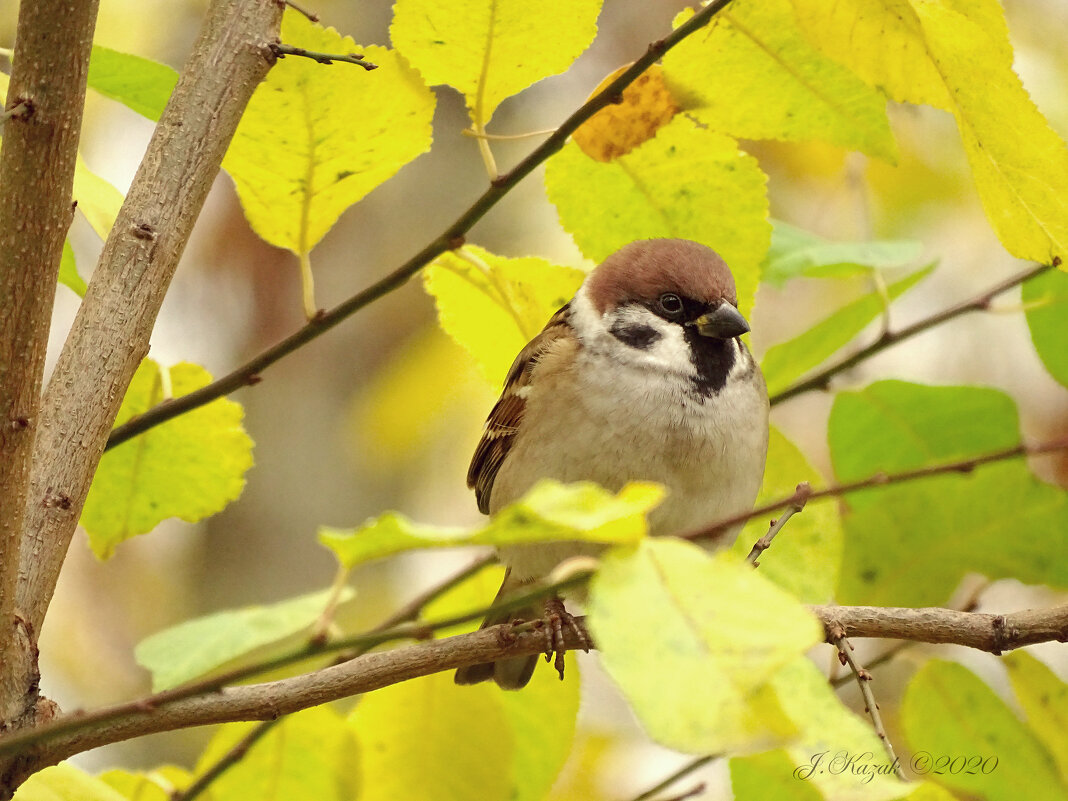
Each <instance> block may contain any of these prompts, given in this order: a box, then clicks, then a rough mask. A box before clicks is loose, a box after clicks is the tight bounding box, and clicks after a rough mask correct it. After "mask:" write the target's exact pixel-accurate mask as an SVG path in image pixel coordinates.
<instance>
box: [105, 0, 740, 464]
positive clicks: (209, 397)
mask: <svg viewBox="0 0 1068 801" xmlns="http://www.w3.org/2000/svg"><path fill="white" fill-rule="evenodd" d="M730 2H731V0H713V2H711V3H709V4H708V5H707V6H705V7H704V8H703V9H701V10H700V11H698V12H697V13H696V14H694V15H693V16H692V17H690V19H688V20H687V21H686V22H684V23H683V24H682V25H680V26H679V27H678V28H676V29H675V30H674V31H672V32H671V33H670V34H668V35H667V36H666V37H664V38H663V39H660V40H659V41H656V42H653V43H652V44H650V45H649V48H648V50H647V51H646V53H645V54H644V55H643V56H641V57H640V58H638V59H637V60H636V61H635V62H634V63H633V64H631V65H630V66H629V67H628V68H627V69H626V70H624V71H623V73H622V74H621V75H620V76H619V77H618V78H616V79H615V80H614V81H612V82H611V83H610V84H608V86H606V87H605V88H604V89H602V90H601V91H600V92H598V93H597V94H596V95H594V96H593V97H591V98H590V99H589V100H587V101H586V102H585V103H583V104H582V105H581V106H580V107H579V108H578V109H577V110H576V111H575V112H574V113H573V114H572V115H571V116H570V117H568V118H567V119H566V120H564V122H563V123H561V125H560V126H559V127H558V128H557V129H556V132H555V133H554V134H553V135H552V136H550V137H549V138H548V139H546V140H545V141H544V142H542V143H541V144H540V145H538V146H537V147H536V148H534V150H532V151H531V152H530V153H529V154H528V155H527V156H526V158H524V159H523V160H522V161H520V162H519V163H518V164H517V165H516V166H515V167H514V168H513V169H512V170H510V171H509V172H507V173H504V174H503V175H501V176H499V177H498V178H497V180H495V181H493V182H492V183H491V185H490V187H489V188H488V189H487V190H486V191H485V192H484V193H483V194H482V196H481V197H480V198H479V199H478V200H476V201H475V202H474V203H473V204H472V205H471V206H470V207H468V209H467V210H466V211H465V212H464V213H463V214H461V215H460V216H459V217H458V218H457V219H456V220H455V221H454V222H453V223H452V224H451V225H450V226H449V227H448V228H446V229H445V230H444V231H443V232H442V233H441V235H439V236H438V237H437V238H436V239H434V240H433V241H432V242H430V244H428V245H426V247H424V248H423V249H422V250H421V251H419V253H417V254H416V255H414V256H412V257H411V258H410V259H408V261H406V262H405V263H404V264H402V265H401V266H400V267H398V268H397V269H395V270H394V271H393V272H392V273H390V274H389V275H387V276H386V277H385V278H382V279H381V280H379V281H378V282H376V283H374V284H372V285H371V286H369V287H367V288H366V289H365V290H363V291H362V292H359V293H357V294H355V295H353V296H352V297H351V298H349V299H348V300H346V301H343V302H342V303H341V304H339V305H338V306H335V307H334V308H333V309H331V310H329V311H327V312H324V313H323V314H322V315H321V316H319V317H317V318H316V319H314V320H311V321H309V322H308V324H307V325H305V326H304V327H303V328H300V329H298V330H297V331H296V332H294V333H293V334H291V335H290V336H288V337H286V338H285V339H283V340H282V341H281V342H278V343H277V344H275V345H273V346H271V347H270V348H268V349H267V350H265V351H263V352H262V353H260V354H259V355H257V356H255V357H253V358H252V359H250V360H249V361H248V362H246V363H245V364H243V365H242V366H240V367H238V368H237V369H235V370H233V371H231V372H230V373H229V374H227V375H225V376H223V377H222V378H219V379H217V380H215V381H213V382H212V383H210V384H208V385H207V386H205V387H202V388H200V389H198V390H196V391H195V392H190V393H189V394H188V395H183V396H182V397H180V398H176V399H174V400H173V401H168V402H165V403H161V404H159V405H158V406H156V407H154V408H152V409H150V410H149V411H147V412H145V413H144V414H142V415H139V416H138V417H135V418H133V419H131V420H129V421H128V422H126V423H124V424H123V425H121V426H119V427H117V428H116V429H115V430H114V431H112V432H111V436H110V438H109V439H108V444H107V447H108V448H113V447H115V446H116V445H119V444H121V443H123V442H125V441H126V440H128V439H130V438H131V437H135V436H137V435H138V434H141V433H143V432H145V431H147V430H148V429H150V428H152V427H153V426H157V425H159V424H160V423H163V422H165V421H167V420H170V419H172V418H174V417H177V416H179V415H181V414H185V413H186V412H188V411H191V410H192V409H196V408H199V407H201V406H203V405H205V404H207V403H210V402H211V401H213V400H215V399H216V398H221V397H223V396H224V395H229V394H230V393H231V392H233V391H234V390H237V389H240V388H241V387H245V386H249V385H251V384H256V383H258V382H259V381H260V376H261V374H262V373H263V371H264V370H265V369H267V368H268V367H270V366H271V365H272V364H274V363H275V362H277V361H278V360H279V359H282V358H284V357H285V356H288V355H289V354H290V353H292V352H293V351H295V350H297V349H298V348H300V347H301V346H303V345H305V344H307V343H308V342H310V341H311V340H313V339H315V338H316V337H318V336H320V335H322V334H324V333H326V331H328V330H329V329H331V328H333V327H334V326H335V325H337V324H338V323H340V322H342V321H343V320H345V319H347V318H348V317H350V316H352V315H353V314H355V313H356V312H357V311H359V310H360V309H362V308H363V307H365V306H367V305H368V304H370V303H373V302H374V301H376V300H378V299H379V298H381V297H383V296H385V295H387V294H389V293H390V292H392V291H393V290H395V289H398V288H399V287H401V286H403V285H404V284H405V283H407V282H408V279H409V278H411V277H412V276H414V275H415V274H416V273H418V272H419V271H420V270H421V269H423V267H425V266H426V265H428V264H429V263H430V262H432V261H433V260H434V259H436V258H437V257H438V256H440V255H441V254H442V253H445V252H446V251H449V250H454V249H455V248H458V247H459V246H460V245H462V244H463V243H464V236H465V235H466V234H467V232H468V231H470V230H471V228H472V226H474V224H475V223H477V222H478V221H479V220H481V219H482V218H483V217H484V216H485V215H486V213H487V212H489V210H490V209H492V208H493V207H494V206H496V205H497V203H499V202H500V200H501V199H502V198H503V197H504V196H505V195H506V194H508V192H510V191H511V190H512V188H513V187H515V186H516V185H517V184H518V183H519V182H520V181H522V180H523V179H524V178H526V177H527V176H528V175H530V173H531V172H533V171H534V170H535V169H536V168H537V167H538V166H539V165H541V164H542V163H544V162H545V160H546V159H548V158H549V156H551V155H553V154H554V153H555V152H556V151H558V150H559V149H560V148H562V147H563V146H564V143H565V142H567V139H568V137H569V136H571V134H572V133H574V131H575V130H576V129H577V128H578V127H579V126H580V125H582V123H584V122H586V120H588V119H589V118H590V117H592V116H593V115H594V114H596V113H597V112H598V111H600V110H601V109H602V108H604V107H605V106H608V105H611V104H612V103H614V102H616V100H617V99H618V97H619V96H620V94H622V92H623V90H624V89H625V88H627V87H628V86H630V84H631V83H633V82H634V81H635V80H636V79H637V78H638V76H639V75H641V74H642V73H644V72H645V70H647V69H648V68H649V67H650V66H652V65H653V64H654V63H656V62H657V61H659V60H660V59H661V58H662V57H663V56H664V54H665V53H666V52H667V51H669V50H670V49H671V48H673V47H674V46H675V45H677V44H678V43H679V42H681V41H682V40H683V39H685V38H686V37H687V36H689V35H690V34H692V33H694V32H695V31H697V30H700V29H701V28H703V27H704V26H705V25H707V24H708V23H709V22H710V21H711V20H712V18H713V17H714V16H715V15H716V14H717V13H719V12H720V11H721V10H723V9H724V8H726V7H727V5H729V3H730Z"/></svg>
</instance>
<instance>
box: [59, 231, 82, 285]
mask: <svg viewBox="0 0 1068 801" xmlns="http://www.w3.org/2000/svg"><path fill="white" fill-rule="evenodd" d="M59 283H61V284H63V286H65V287H68V288H69V289H71V290H72V291H73V292H74V294H76V295H77V296H78V297H80V298H84V297H85V290H86V289H88V287H87V286H86V285H85V279H84V278H82V277H81V276H80V275H79V274H78V265H77V264H76V263H75V261H74V248H72V247H71V246H70V240H69V239H67V240H64V242H63V257H62V258H61V259H60V261H59Z"/></svg>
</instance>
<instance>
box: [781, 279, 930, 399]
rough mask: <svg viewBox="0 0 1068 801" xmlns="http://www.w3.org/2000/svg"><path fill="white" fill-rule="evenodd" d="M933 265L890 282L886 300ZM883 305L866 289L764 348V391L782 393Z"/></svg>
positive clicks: (844, 342) (911, 284)
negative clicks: (800, 330)
mask: <svg viewBox="0 0 1068 801" xmlns="http://www.w3.org/2000/svg"><path fill="white" fill-rule="evenodd" d="M934 268H935V265H933V264H932V265H930V266H928V267H925V268H924V269H922V270H917V271H916V272H914V273H912V274H911V275H909V276H906V277H905V278H902V279H901V280H900V281H895V282H894V283H893V284H890V286H888V287H887V290H886V293H887V295H888V296H889V297H890V300H895V299H897V298H898V297H900V296H901V295H903V294H904V293H905V292H908V291H909V290H910V289H912V287H914V286H916V284H918V283H919V282H920V281H922V280H923V279H924V278H926V277H927V276H928V275H930V274H931V272H932V271H933V270H934ZM883 304H884V301H883V297H882V295H881V294H880V293H879V292H874V291H873V292H869V293H868V294H866V295H863V296H861V297H859V298H857V299H856V300H854V301H852V302H850V303H847V304H846V305H845V306H843V307H842V308H840V309H838V310H837V311H835V312H834V313H833V314H831V315H829V316H827V317H825V318H824V319H822V320H820V322H818V323H816V324H815V325H814V326H812V327H811V328H810V329H808V330H807V331H805V333H803V334H801V335H800V336H797V337H794V338H793V339H791V340H788V341H786V342H782V343H780V344H778V345H774V346H772V347H770V348H768V352H767V353H765V354H764V358H763V360H762V361H761V363H760V367H761V369H762V370H763V371H764V379H765V380H766V381H767V382H768V394H770V395H775V394H776V393H778V392H782V391H783V390H784V389H786V388H787V387H789V386H790V385H791V384H793V383H794V381H796V380H797V379H799V378H800V377H801V376H803V375H804V374H805V373H807V372H808V371H809V370H811V369H813V368H815V367H818V366H819V365H820V364H822V363H823V362H824V361H826V360H827V359H828V358H830V357H831V356H832V355H833V354H835V353H837V352H838V351H839V350H840V349H842V348H843V347H845V346H846V345H848V344H849V343H850V342H852V341H853V339H854V338H855V337H856V336H857V334H859V333H860V332H861V331H863V330H864V328H865V327H866V326H867V325H868V323H870V322H871V321H872V320H874V319H875V318H876V317H878V316H879V314H880V313H881V312H882V311H883V308H884V305H883Z"/></svg>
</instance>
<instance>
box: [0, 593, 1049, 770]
mask: <svg viewBox="0 0 1068 801" xmlns="http://www.w3.org/2000/svg"><path fill="white" fill-rule="evenodd" d="M809 608H810V609H811V610H812V612H813V613H814V614H815V615H816V616H817V617H818V618H819V619H820V621H821V622H822V623H823V626H824V629H825V631H826V637H827V641H828V642H831V643H833V642H834V640H835V637H836V636H841V633H842V632H843V631H844V632H845V634H846V635H847V636H849V637H852V638H857V637H880V638H893V639H906V640H914V641H917V642H927V643H953V644H956V645H964V646H967V647H970V648H977V649H979V650H983V651H989V652H990V653H995V654H1000V653H1002V652H1004V651H1007V650H1010V649H1013V648H1020V647H1022V646H1025V645H1033V644H1035V643H1040V642H1050V641H1058V642H1065V641H1068V605H1066V606H1060V607H1055V608H1053V609H1044V610H1028V611H1025V612H1015V613H1012V614H1007V615H993V614H985V613H979V612H958V611H955V610H951V609H938V608H928V609H898V608H878V607H867V606H813V607H809ZM506 632H508V633H509V634H510V635H511V636H509V634H506ZM563 633H564V637H565V643H566V647H567V648H568V649H576V648H581V647H583V643H582V642H581V641H580V640H579V638H578V636H577V635H576V634H575V632H573V631H572V630H571V629H569V628H565V629H564V631H563ZM549 636H551V634H550V633H549V632H547V631H546V630H545V629H544V628H542V629H529V630H524V631H521V632H519V633H517V634H516V633H512V630H511V627H509V626H507V625H504V626H494V627H492V628H488V629H482V630H479V631H475V632H472V633H470V634H460V635H457V636H455V637H448V638H446V639H442V640H432V641H430V642H422V643H416V644H414V645H410V646H406V647H404V648H398V649H395V650H392V651H383V652H376V653H370V654H366V655H364V656H361V657H359V658H357V659H353V660H351V661H348V662H345V663H344V664H341V665H334V666H332V667H328V668H323V669H322V670H318V671H315V672H314V673H308V674H305V675H301V676H296V677H293V678H289V679H281V680H279V681H273V682H268V683H266V684H253V685H244V686H239V687H226V688H223V689H216V690H213V691H204V692H203V693H201V694H199V695H195V696H186V697H181V698H176V699H175V700H170V701H167V700H165V701H156V700H154V698H152V697H150V698H146V699H143V700H142V701H141V702H140V703H132V704H123V705H122V707H121V709H120V711H119V713H118V714H114V715H107V716H105V715H103V714H101V713H103V712H106V711H107V710H101V711H100V712H99V713H94V715H93V718H94V719H93V720H88V721H86V722H85V725H78V724H79V723H81V722H82V721H80V720H79V719H78V717H77V716H71V718H72V719H71V720H68V719H60V720H58V721H56V723H55V724H51V725H46V726H42V727H40V728H38V729H36V730H30V731H24V732H20V733H17V734H14V735H8V736H6V737H0V754H3V753H7V752H10V751H13V750H22V751H23V752H24V753H27V752H28V753H31V754H32V758H33V761H34V764H35V765H36V766H37V767H38V768H40V767H43V766H45V765H50V764H55V763H56V762H58V761H59V760H61V759H65V758H67V757H69V756H72V755H73V754H76V753H80V752H82V751H87V750H89V749H92V748H98V747H100V746H102V745H107V744H109V743H114V742H119V741H122V740H128V739H131V738H133V737H141V736H144V735H146V734H155V733H158V732H162V731H171V730H174V729H180V728H187V727H190V726H202V725H206V724H210V723H227V722H232V721H238V720H270V719H272V718H274V717H277V716H279V715H284V714H288V713H291V712H296V711H299V710H301V709H306V708H308V707H310V706H317V705H318V704H323V703H326V702H328V701H334V700H337V699H339V698H345V697H347V696H351V695H357V694H360V693H366V692H371V691H372V690H377V689H381V688H383V687H388V686H390V685H392V684H397V683H399V682H402V681H407V680H409V679H413V678H417V677H419V676H426V675H429V674H431V673H440V672H443V671H446V670H454V669H456V668H458V667H463V666H465V665H472V664H480V663H483V662H492V661H495V660H498V659H505V658H512V657H517V656H523V655H527V654H536V653H544V651H545V648H546V646H547V645H548V642H547V639H548V637H549ZM86 717H88V716H86ZM72 723H73V724H74V725H71V724H72ZM61 724H65V725H61Z"/></svg>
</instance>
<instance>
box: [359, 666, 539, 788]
mask: <svg viewBox="0 0 1068 801" xmlns="http://www.w3.org/2000/svg"><path fill="white" fill-rule="evenodd" d="M543 672H544V671H543ZM524 692H525V691H524ZM351 722H352V726H353V728H354V729H355V731H357V732H359V735H360V746H361V749H362V753H363V782H362V786H361V788H360V793H359V798H360V801H396V799H401V798H412V799H415V798H418V799H424V800H425V801H469V799H471V798H472V797H477V798H478V799H479V801H508V799H511V798H512V797H513V796H512V791H513V776H512V770H511V769H510V768H511V766H512V764H513V759H514V758H515V753H516V739H515V736H514V734H513V732H512V730H511V726H510V725H509V720H508V717H507V716H506V714H505V712H504V709H503V705H502V704H501V692H500V690H498V689H497V687H495V686H492V685H487V684H479V685H474V686H471V687H462V688H461V687H457V686H456V685H455V684H454V683H453V681H452V676H450V675H448V674H446V673H437V674H434V675H431V676H424V677H423V678H419V679H415V680H413V681H408V682H404V683H401V684H394V685H392V686H390V687H384V688H383V689H381V690H378V691H376V692H374V693H371V694H370V695H367V696H365V697H364V698H363V700H362V701H361V702H360V704H359V706H357V707H356V710H355V712H353V714H352V718H351ZM472 788H477V790H474V791H473V790H472Z"/></svg>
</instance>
